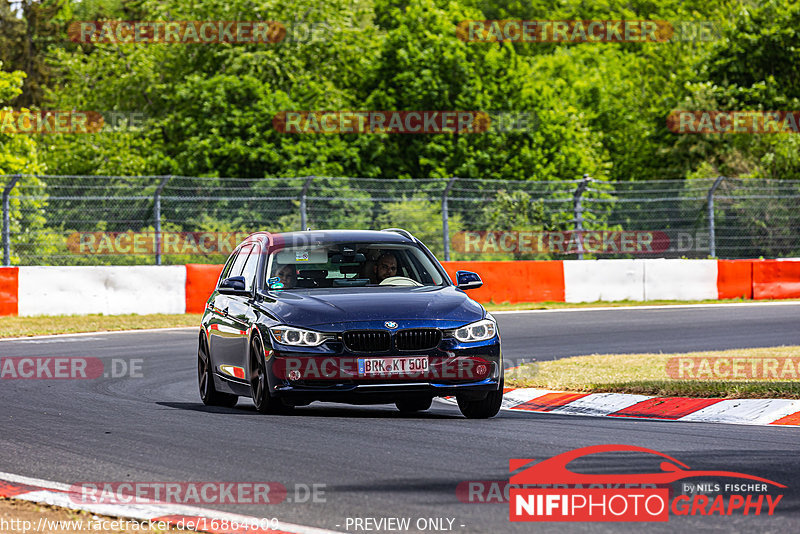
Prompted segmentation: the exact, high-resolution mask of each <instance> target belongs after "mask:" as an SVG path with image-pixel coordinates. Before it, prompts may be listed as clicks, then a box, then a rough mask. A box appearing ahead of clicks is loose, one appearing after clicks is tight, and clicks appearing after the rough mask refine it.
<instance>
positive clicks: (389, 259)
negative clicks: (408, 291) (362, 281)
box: [375, 252, 397, 284]
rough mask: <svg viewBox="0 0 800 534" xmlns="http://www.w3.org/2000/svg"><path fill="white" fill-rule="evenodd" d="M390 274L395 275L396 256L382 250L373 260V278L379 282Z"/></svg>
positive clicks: (389, 276) (390, 275)
mask: <svg viewBox="0 0 800 534" xmlns="http://www.w3.org/2000/svg"><path fill="white" fill-rule="evenodd" d="M392 276H397V258H395V257H394V254H392V253H391V252H384V253H383V254H381V255H380V256H378V261H376V262H375V278H376V279H377V281H378V283H379V284H380V283H381V282H383V281H384V280H386V279H387V278H391V277H392Z"/></svg>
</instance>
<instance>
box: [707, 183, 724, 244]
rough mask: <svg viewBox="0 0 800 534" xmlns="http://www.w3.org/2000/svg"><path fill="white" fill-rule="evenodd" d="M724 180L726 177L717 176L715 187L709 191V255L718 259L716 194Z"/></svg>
mask: <svg viewBox="0 0 800 534" xmlns="http://www.w3.org/2000/svg"><path fill="white" fill-rule="evenodd" d="M724 179H725V177H724V176H717V179H716V180H714V185H712V186H711V189H709V190H708V255H709V256H711V257H712V258H716V257H717V243H716V236H715V235H714V193H715V192H716V191H717V188H718V187H719V186H720V184H721V183H722V180H724Z"/></svg>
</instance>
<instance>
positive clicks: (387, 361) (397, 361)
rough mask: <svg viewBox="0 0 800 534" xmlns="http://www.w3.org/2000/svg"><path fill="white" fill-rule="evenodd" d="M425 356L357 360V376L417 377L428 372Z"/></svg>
mask: <svg viewBox="0 0 800 534" xmlns="http://www.w3.org/2000/svg"><path fill="white" fill-rule="evenodd" d="M428 363H429V362H428V357H427V356H410V357H404V358H359V359H358V375H359V376H389V375H404V374H410V375H418V374H420V373H424V372H426V371H427V370H428Z"/></svg>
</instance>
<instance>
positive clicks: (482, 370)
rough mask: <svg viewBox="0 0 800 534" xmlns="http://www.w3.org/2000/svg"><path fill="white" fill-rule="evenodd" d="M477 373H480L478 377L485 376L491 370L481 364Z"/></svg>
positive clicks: (477, 368)
mask: <svg viewBox="0 0 800 534" xmlns="http://www.w3.org/2000/svg"><path fill="white" fill-rule="evenodd" d="M475 371H476V372H477V373H478V376H483V375H485V374H487V373H488V372H489V368H488V367H486V366H485V365H483V364H480V365H478V367H476V368H475Z"/></svg>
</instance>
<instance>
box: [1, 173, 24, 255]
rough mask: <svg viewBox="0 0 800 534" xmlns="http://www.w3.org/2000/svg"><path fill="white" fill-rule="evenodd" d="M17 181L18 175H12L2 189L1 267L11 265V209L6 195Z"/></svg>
mask: <svg viewBox="0 0 800 534" xmlns="http://www.w3.org/2000/svg"><path fill="white" fill-rule="evenodd" d="M19 179H20V175H19V174H15V175H13V176H12V177H11V181H10V182H8V183H7V184H6V186H5V187H4V188H3V267H9V266H10V265H11V207H10V205H9V200H8V195H10V194H11V190H12V189H13V188H14V186H15V185H16V184H17V181H18V180H19Z"/></svg>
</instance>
